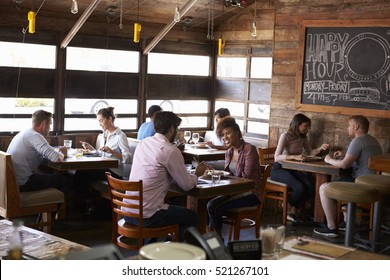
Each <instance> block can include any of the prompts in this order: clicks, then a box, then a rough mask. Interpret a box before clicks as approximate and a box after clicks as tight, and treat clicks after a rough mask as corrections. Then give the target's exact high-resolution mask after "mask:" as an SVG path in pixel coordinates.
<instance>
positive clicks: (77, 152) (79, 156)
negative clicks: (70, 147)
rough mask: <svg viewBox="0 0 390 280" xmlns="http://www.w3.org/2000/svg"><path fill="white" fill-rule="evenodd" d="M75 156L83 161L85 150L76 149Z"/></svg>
mask: <svg viewBox="0 0 390 280" xmlns="http://www.w3.org/2000/svg"><path fill="white" fill-rule="evenodd" d="M75 156H76V158H77V159H81V158H82V157H83V149H76V153H75Z"/></svg>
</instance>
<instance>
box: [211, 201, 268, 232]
mask: <svg viewBox="0 0 390 280" xmlns="http://www.w3.org/2000/svg"><path fill="white" fill-rule="evenodd" d="M259 203H260V201H259V199H258V198H257V196H256V195H255V194H253V193H250V194H247V195H244V196H243V195H242V194H236V195H220V196H217V197H215V198H213V199H211V200H210V201H209V202H208V203H207V212H208V214H209V226H210V228H213V229H215V230H217V231H220V230H221V229H222V216H223V214H224V212H225V211H226V210H228V209H232V208H238V207H250V206H254V205H257V204H259Z"/></svg>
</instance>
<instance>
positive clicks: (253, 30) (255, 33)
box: [251, 0, 257, 38]
mask: <svg viewBox="0 0 390 280" xmlns="http://www.w3.org/2000/svg"><path fill="white" fill-rule="evenodd" d="M256 2H257V1H256V0H255V9H254V12H253V21H252V27H251V35H252V37H253V38H256V37H257V27H256V10H257V7H256Z"/></svg>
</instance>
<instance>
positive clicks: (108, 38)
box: [0, 0, 390, 259]
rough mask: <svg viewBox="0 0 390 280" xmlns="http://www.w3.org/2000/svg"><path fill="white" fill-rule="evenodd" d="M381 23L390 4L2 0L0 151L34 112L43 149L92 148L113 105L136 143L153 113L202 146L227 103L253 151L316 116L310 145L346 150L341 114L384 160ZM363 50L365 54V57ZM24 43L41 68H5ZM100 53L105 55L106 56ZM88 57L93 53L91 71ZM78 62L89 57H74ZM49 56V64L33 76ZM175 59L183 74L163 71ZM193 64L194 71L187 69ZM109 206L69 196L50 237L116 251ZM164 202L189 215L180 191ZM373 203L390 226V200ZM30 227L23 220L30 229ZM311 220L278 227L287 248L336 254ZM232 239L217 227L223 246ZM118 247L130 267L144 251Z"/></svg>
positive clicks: (386, 113) (277, 217)
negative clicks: (311, 246)
mask: <svg viewBox="0 0 390 280" xmlns="http://www.w3.org/2000/svg"><path fill="white" fill-rule="evenodd" d="M75 3H76V4H75ZM75 5H76V6H75ZM29 12H33V14H34V15H33V16H32V14H30V13H29ZM31 17H34V18H33V19H32V18H31ZM389 18H390V5H389V2H388V0H371V1H362V0H348V1H338V0H327V1H324V0H311V1H307V0H245V1H244V0H197V1H196V0H77V1H76V0H69V1H54V0H6V1H0V60H3V61H6V62H5V63H1V62H0V70H1V73H2V74H1V75H0V102H1V106H0V123H1V125H0V151H4V152H5V151H6V150H7V147H8V145H9V143H10V142H11V140H12V138H13V137H14V136H15V135H16V134H17V133H18V131H20V130H21V129H24V128H26V127H28V126H30V119H31V114H32V113H33V112H34V110H36V109H40V108H43V109H45V110H48V111H51V112H53V114H54V116H53V125H52V130H51V131H50V134H49V135H48V136H47V137H46V139H47V140H48V142H49V143H50V144H51V145H52V146H60V145H62V143H63V141H64V140H65V139H70V140H72V141H73V143H74V144H73V148H81V145H80V144H79V143H80V142H81V141H86V142H89V143H97V141H98V137H99V135H100V133H101V130H100V129H99V125H98V123H97V122H96V115H95V113H96V112H97V111H96V110H98V109H100V108H101V107H102V106H107V105H108V104H109V105H110V106H111V105H112V106H114V107H115V108H116V111H117V112H118V116H119V117H118V125H119V126H120V127H121V129H122V130H123V131H124V132H125V133H126V136H127V137H128V138H129V139H134V138H136V136H137V131H138V128H139V127H140V125H141V124H142V123H143V122H145V121H147V120H149V117H150V116H148V114H147V111H148V108H149V107H150V106H151V105H153V104H159V105H160V106H161V107H163V109H164V110H168V111H174V112H175V113H177V114H178V115H179V116H180V117H181V118H182V119H183V123H182V125H181V127H180V130H179V132H178V139H179V140H181V141H183V140H184V137H183V132H184V131H185V130H189V131H191V132H192V133H194V132H198V133H200V134H201V136H203V137H204V138H206V135H207V132H208V131H212V130H213V129H214V112H215V110H217V109H218V108H220V107H227V108H229V109H230V111H231V115H232V116H233V117H234V118H235V119H236V121H237V123H238V124H239V126H240V128H241V131H242V134H243V137H244V139H245V140H246V141H247V142H249V143H251V144H253V145H255V146H256V147H259V148H266V147H276V146H277V143H278V139H279V137H280V135H281V134H282V133H283V132H284V131H286V130H287V129H288V126H289V123H290V121H291V118H292V116H294V115H295V114H297V113H303V114H305V115H306V116H308V117H309V118H310V119H311V129H310V134H309V140H310V145H311V146H312V147H318V146H319V145H321V144H322V143H329V144H330V145H331V148H332V150H334V151H335V150H343V149H344V151H345V149H346V148H347V147H348V144H349V143H350V139H349V138H348V133H347V126H348V118H349V117H350V116H351V115H357V114H362V115H365V116H366V117H367V118H368V119H369V121H370V128H369V133H370V134H371V135H373V136H374V137H375V138H377V139H378V141H379V143H380V145H381V148H382V151H383V153H384V154H385V155H389V153H390V121H389V119H390V62H389V61H390V60H389V58H390V38H389V35H388V34H389V33H388V29H389V28H390V20H389ZM362 42H363V43H362ZM365 42H368V45H367V48H368V49H366V48H365V47H366V46H363V47H361V45H364V43H365ZM9 44H11V45H9ZM359 44H360V45H359ZM9 46H11V48H10V47H9ZM25 46H27V48H23V47H25ZM35 46H37V49H35ZM42 46H43V47H48V49H47V50H48V51H46V49H43V48H42ZM7 47H8V49H6V48H7ZM19 47H20V51H19V52H20V53H23V55H24V56H23V59H22V60H24V59H26V60H29V59H32V60H34V58H37V59H35V61H34V64H33V66H31V65H27V66H26V65H24V64H23V63H24V61H19V62H17V63H16V64H12V61H11V62H10V63H11V64H8V59H6V58H8V57H9V56H11V54H13V53H12V51H14V52H15V53H17V52H18V51H15V50H19ZM33 47H34V48H33ZM17 48H18V49H17ZM3 50H7V52H5V51H4V52H3ZM99 51H102V53H103V52H104V51H106V52H110V54H112V55H113V56H112V57H110V58H109V59H108V58H106V57H104V56H105V54H104V55H101V53H99ZM114 54H115V55H116V56H114ZM42 55H43V56H42ZM94 55H96V56H99V59H97V60H99V62H97V63H96V65H95V61H94V60H95V59H94ZM166 55H167V56H166ZM80 56H84V57H83V59H84V58H85V59H86V60H80V61H78V59H80ZM123 57H126V58H125V59H124V58H123ZM46 59H50V60H52V62H51V63H49V66H46V65H43V66H41V65H40V63H41V62H42V60H46ZM164 59H165V60H164ZM170 59H171V60H170ZM121 60H122V61H125V62H126V63H123V65H124V66H123V65H119V62H120V61H121ZM180 61H185V63H179V62H180ZM127 62H130V63H127ZM171 62H172V63H171ZM173 62H176V63H177V64H178V66H177V67H172V69H173V70H172V72H170V70H171V68H170V67H168V66H171V65H170V64H172V65H174V64H175V63H173ZM18 63H21V64H18ZM99 63H100V65H99ZM115 63H117V64H115ZM43 64H44V63H43ZM126 64H131V65H132V66H131V67H127V65H126ZM198 65H200V66H201V67H200V68H202V67H203V72H202V73H197V72H196V70H195V68H196V66H198ZM205 65H206V70H204V69H205ZM361 65H368V70H367V69H366V68H364V67H361ZM122 66H123V67H124V69H120V70H118V68H117V67H122ZM111 67H113V68H114V70H112V69H111ZM362 69H363V70H362ZM364 71H366V72H364ZM367 71H368V72H367ZM205 73H206V74H205ZM347 93H348V94H347ZM321 156H325V154H323V155H321ZM192 157H193V156H192V155H191V157H190V158H189V159H188V162H187V163H191V160H192ZM379 165H380V166H379V167H377V166H376V167H377V169H375V170H377V171H378V176H379V174H380V173H382V172H383V175H384V174H386V172H387V173H388V172H390V170H389V169H390V167H389V157H387V158H386V159H385V160H384V161H383V162H380V164H379ZM70 166H72V165H70ZM55 168H59V170H62V169H61V168H62V167H55ZM64 168H68V167H64ZM71 169H72V167H69V168H68V169H67V170H71ZM313 174H314V173H313ZM331 174H332V173H328V174H327V176H325V177H324V176H322V177H321V178H320V177H319V176H318V177H315V176H316V175H315V174H314V175H315V176H313V179H314V178H316V179H317V180H323V179H324V178H325V180H327V178H330V175H331ZM383 175H381V176H383ZM7 176H8V174H7ZM331 176H333V175H331ZM317 185H318V181H317ZM98 188H99V186H98ZM0 198H1V199H3V200H4V194H2V195H1V196H0ZM106 198H107V197H104V194H103V195H102V193H101V191H100V192H96V198H95V199H96V203H97V205H98V210H97V212H96V214H95V215H94V216H93V217H85V216H83V213H82V209H81V206H80V203H79V202H78V201H77V199H76V200H75V201H74V202H73V203H74V204H73V205H72V206H71V207H68V209H67V213H66V218H65V219H63V220H55V221H53V225H52V228H51V233H50V234H51V235H52V236H56V237H58V238H62V239H64V240H69V241H70V242H74V243H76V244H81V245H82V246H86V247H95V246H99V245H103V244H109V243H111V241H112V238H111V232H112V211H111V205H110V201H109V200H108V199H106ZM207 198H209V197H207ZM167 199H169V200H172V201H174V202H175V203H179V204H182V205H186V201H185V196H183V195H172V197H168V198H167ZM317 199H318V197H317ZM3 202H4V201H3ZM318 202H319V201H317V204H318ZM373 202H374V201H373ZM276 204H277V205H276V206H275V203H274V201H271V200H270V201H268V200H267V201H266V202H265V204H264V207H263V213H262V215H261V219H260V221H257V222H260V224H261V225H266V224H275V223H277V224H280V223H283V219H284V218H283V210H282V209H283V203H281V202H278V203H276ZM382 204H383V206H385V207H384V208H385V211H384V212H382V213H384V215H385V216H387V217H389V216H390V213H389V212H390V210H389V207H388V206H389V200H388V199H387V200H384V203H382ZM187 205H188V201H187ZM317 206H318V207H319V209H320V208H321V205H320V204H319V205H317ZM386 207H387V208H386ZM373 208H374V207H373ZM319 211H321V210H319ZM359 211H360V210H358V212H359ZM386 211H387V212H386ZM275 213H276V214H275ZM316 215H318V216H316ZM322 215H323V213H322ZM2 216H3V215H2ZM33 219H35V218H34V217H27V218H26V220H25V224H26V223H27V224H28V222H29V221H30V220H33ZM313 219H314V220H312V221H310V222H307V223H291V222H286V240H288V239H289V238H294V237H297V236H301V237H302V236H303V237H307V238H308V240H309V239H310V240H312V239H315V240H319V241H320V242H326V243H327V244H334V245H337V246H340V247H344V246H343V245H344V244H345V240H346V238H345V234H340V236H339V237H338V238H324V237H319V236H316V235H315V234H313V227H314V226H315V225H316V224H317V222H318V221H320V220H321V219H323V216H322V218H321V213H320V212H318V213H317V214H316V213H314V217H313ZM369 223H370V221H369V218H368V217H361V218H360V219H359V226H362V227H363V228H366V227H368V226H369V225H368V224H369ZM0 228H2V227H0ZM228 231H229V227H228V226H227V225H224V227H223V232H222V237H223V238H224V241H225V243H227V242H228V239H229V238H228ZM387 231H388V232H387V234H382V233H383V231H382V233H380V234H381V242H383V243H382V245H381V248H385V247H386V246H389V244H390V233H389V232H390V229H389V228H388V227H387ZM3 236H4V234H3ZM363 237H364V238H370V237H371V235H370V236H368V235H367V234H366V233H364V236H363ZM256 238H257V237H256V235H255V231H254V228H249V229H245V230H242V232H241V235H240V240H255V239H256ZM4 246H5V245H4ZM4 246H3V245H2V247H1V248H3V247H4ZM117 249H118V250H120V252H121V253H122V254H123V256H124V257H125V258H136V257H137V256H138V254H139V251H138V250H126V249H123V248H120V247H117ZM358 250H359V252H360V251H362V252H371V251H372V250H371V247H370V248H369V249H367V247H359V248H358ZM374 251H375V254H373V255H364V256H360V258H363V259H370V258H374V259H375V258H390V257H389V256H390V248H389V250H383V251H382V252H380V253H379V251H380V250H374ZM51 257H53V256H51ZM336 258H337V257H336ZM356 258H359V257H356Z"/></svg>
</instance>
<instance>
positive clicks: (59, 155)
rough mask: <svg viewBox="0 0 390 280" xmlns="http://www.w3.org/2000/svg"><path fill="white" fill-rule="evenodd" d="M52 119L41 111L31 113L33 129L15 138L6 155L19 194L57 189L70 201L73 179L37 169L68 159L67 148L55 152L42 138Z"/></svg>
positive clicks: (20, 133) (49, 114)
mask: <svg viewBox="0 0 390 280" xmlns="http://www.w3.org/2000/svg"><path fill="white" fill-rule="evenodd" d="M52 117H53V115H52V113H50V112H47V111H44V110H38V111H36V112H35V113H33V115H32V127H31V128H29V129H26V130H23V131H20V132H19V133H18V134H16V135H15V137H14V138H13V139H12V141H11V143H10V144H9V146H8V149H7V153H9V154H11V157H12V161H13V163H14V167H15V172H16V180H17V182H18V185H19V189H20V191H21V192H28V191H36V190H42V189H47V188H57V189H59V190H60V191H62V192H63V193H64V194H65V196H66V198H67V199H70V197H71V189H72V180H71V179H70V178H69V177H68V176H67V175H65V174H61V173H46V172H43V171H41V170H40V169H39V167H40V165H41V164H42V163H43V162H44V160H49V161H52V162H61V161H63V160H64V158H66V156H67V148H66V147H63V146H61V147H59V148H58V149H55V148H53V147H52V146H50V145H49V143H48V142H47V140H46V139H45V136H47V135H48V134H49V131H50V126H51V124H52Z"/></svg>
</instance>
